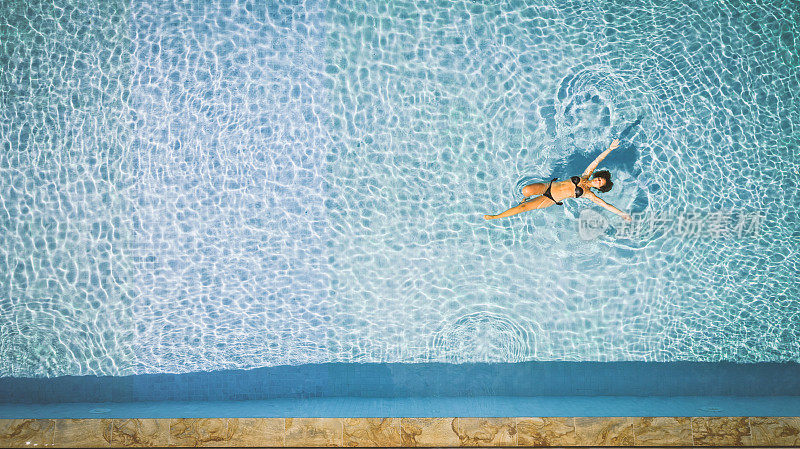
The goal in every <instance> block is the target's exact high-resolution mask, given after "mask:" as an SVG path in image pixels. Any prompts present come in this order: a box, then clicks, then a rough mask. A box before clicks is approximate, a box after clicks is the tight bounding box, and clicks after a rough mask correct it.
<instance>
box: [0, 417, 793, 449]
mask: <svg viewBox="0 0 800 449" xmlns="http://www.w3.org/2000/svg"><path fill="white" fill-rule="evenodd" d="M153 446H155V447H159V446H161V447H170V446H171V447H197V446H202V447H323V446H336V447H339V446H346V447H412V446H422V447H424V446H428V447H431V446H435V447H458V446H462V447H463V446H483V447H490V446H492V447H494V446H497V447H513V446H538V447H569V446H590V447H630V446H650V447H654V446H662V447H663V446H671V447H675V446H684V447H686V446H705V447H708V446H725V447H747V446H758V447H766V446H773V447H776V446H781V447H787V446H788V447H793V446H794V447H800V418H797V417H780V418H775V417H722V418H720V417H717V418H641V417H638V418H626V417H618V418H572V417H570V418H208V419H205V418H203V419H199V418H198V419H195V418H192V419H188V418H187V419H183V418H176V419H0V447H153Z"/></svg>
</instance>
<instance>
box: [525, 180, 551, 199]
mask: <svg viewBox="0 0 800 449" xmlns="http://www.w3.org/2000/svg"><path fill="white" fill-rule="evenodd" d="M547 185H548V183H546V182H537V183H535V184H528V185H526V186H525V187H523V188H522V194H523V195H525V196H531V195H541V194H543V193H544V191H545V190H547Z"/></svg>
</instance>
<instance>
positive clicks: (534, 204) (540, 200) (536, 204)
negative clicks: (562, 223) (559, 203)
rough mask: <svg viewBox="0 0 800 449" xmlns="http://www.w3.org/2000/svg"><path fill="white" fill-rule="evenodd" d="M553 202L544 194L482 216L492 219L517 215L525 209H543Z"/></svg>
mask: <svg viewBox="0 0 800 449" xmlns="http://www.w3.org/2000/svg"><path fill="white" fill-rule="evenodd" d="M553 204H556V202H555V201H553V200H551V199H550V198H548V197H546V196H540V197H536V198H534V199H532V200H530V201H526V202H524V203H522V204H520V205H519V206H514V207H512V208H511V209H509V210H507V211H505V212H500V213H499V214H497V215H484V216H483V218H485V219H486V220H493V219H495V218H505V217H510V216H512V215H517V214H518V213H520V212H525V211H527V210H533V209H544V208H545V207H550V206H552V205H553Z"/></svg>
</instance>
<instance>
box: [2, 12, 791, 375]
mask: <svg viewBox="0 0 800 449" xmlns="http://www.w3.org/2000/svg"><path fill="white" fill-rule="evenodd" d="M799 23H800V8H798V4H797V2H796V1H775V2H747V3H744V2H685V3H682V4H679V3H678V2H655V3H650V4H647V5H641V4H640V3H639V2H623V1H611V2H592V1H590V2H572V1H566V2H544V1H541V2H535V3H533V4H525V3H521V2H490V3H489V4H482V3H472V2H461V1H446V0H443V1H435V2H399V1H398V2H391V4H388V3H383V2H377V1H376V2H373V1H364V2H360V1H359V2H338V1H331V2H315V1H306V2H286V3H283V2H279V3H271V4H269V5H266V4H261V3H260V2H236V1H232V2H228V1H224V2H199V1H198V2H176V1H173V0H168V1H143V2H132V3H127V2H118V1H117V2H113V1H109V2H96V3H95V2H77V1H75V2H58V1H57V2H22V1H7V2H3V3H2V6H0V103H1V104H2V108H0V141H2V150H1V151H0V242H2V244H0V377H55V376H63V375H89V374H94V375H112V376H119V375H131V374H145V373H185V372H191V371H212V370H217V369H249V368H256V367H267V366H277V365H296V364H305V363H323V362H382V363H394V362H451V363H459V364H463V363H468V362H521V361H547V360H563V361H645V362H650V361H679V360H683V361H701V362H717V361H734V362H767V361H793V362H798V361H800V295H799V293H800V280H799V278H798V276H797V273H798V272H800V265H799V263H798V260H799V259H798V257H797V256H798V253H797V243H798V242H800V231H799V230H800V214H799V213H798V211H799V210H800V209H799V208H798V205H799V204H800V201H798V200H799V199H800V198H798V180H799V179H800V159H798V146H800V132H798V124H800V107H799V106H800V69H798V67H800V28H799V27H800V26H799V25H798V24H799ZM618 136H622V137H623V139H622V145H621V147H620V148H619V149H618V150H615V151H614V153H612V155H611V156H609V157H608V158H607V159H606V160H605V161H603V163H602V164H601V167H605V168H607V169H609V170H611V172H612V173H613V180H614V182H615V187H614V189H613V190H612V191H611V192H609V193H606V194H601V196H602V197H603V198H605V199H606V200H607V201H608V202H610V203H612V204H614V205H616V206H617V207H619V208H620V209H623V210H626V211H629V212H631V213H634V214H638V215H637V217H641V222H642V223H650V224H652V223H655V222H659V223H664V222H666V223H668V224H670V226H678V225H677V223H682V224H685V221H686V220H687V217H690V218H692V219H694V218H696V217H700V221H699V222H697V221H694V222H693V223H700V224H696V225H697V226H701V227H705V228H707V229H706V230H707V231H708V232H705V233H700V234H692V233H688V232H686V229H685V227H682V228H681V229H679V230H676V229H675V228H670V227H668V228H667V229H656V230H655V231H653V232H650V233H644V234H642V235H633V236H631V235H628V234H626V233H625V232H624V231H625V229H626V228H625V227H624V226H623V224H622V222H621V221H620V220H619V219H617V218H616V217H614V216H613V215H610V214H608V213H607V212H605V211H602V210H601V209H599V208H596V207H595V206H593V205H592V204H591V203H589V202H588V201H586V200H580V199H579V200H570V201H567V202H566V203H565V206H564V207H552V208H549V209H546V210H543V211H534V212H530V213H526V214H522V215H518V216H515V217H512V218H509V219H504V220H496V221H491V222H486V221H484V220H483V218H482V216H483V214H486V213H497V212H500V211H502V210H504V209H506V208H508V207H510V206H513V205H515V204H517V202H518V201H519V200H520V199H521V194H520V188H521V187H522V186H523V185H525V184H526V183H528V182H533V181H539V180H545V179H550V178H552V177H555V176H558V177H561V178H564V177H568V176H570V175H574V174H579V173H580V172H581V171H582V170H583V169H584V168H585V167H586V165H588V163H589V162H590V161H591V160H592V159H593V158H594V157H595V156H596V155H597V154H598V153H599V152H600V151H602V149H603V148H604V146H606V145H608V143H609V142H610V141H611V140H612V139H613V138H615V137H618ZM586 209H595V210H596V211H597V213H598V214H600V215H599V216H601V217H603V219H605V220H606V222H604V225H603V227H602V229H601V232H600V233H599V235H596V236H592V237H591V238H586V235H583V234H581V232H580V229H579V225H580V223H581V220H580V217H581V216H582V215H583V216H584V217H586V216H587V212H585V210H586ZM720 217H722V218H720ZM742 217H758V219H757V220H756V223H757V225H758V226H755V227H747V228H744V231H743V230H742V228H741V227H739V228H737V227H736V226H737V224H738V223H739V222H740V220H741V218H742ZM720 220H723V221H725V223H724V224H725V226H720ZM713 223H716V224H715V225H713V226H712V224H713ZM681 226H683V225H681ZM705 228H704V229H705ZM709 229H710V230H716V231H715V232H711V231H710V230H709ZM719 229H722V230H723V231H730V232H727V233H726V232H722V231H719Z"/></svg>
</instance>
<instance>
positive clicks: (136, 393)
mask: <svg viewBox="0 0 800 449" xmlns="http://www.w3.org/2000/svg"><path fill="white" fill-rule="evenodd" d="M471 396H510V397H511V396H513V397H537V396H579V397H580V396H639V397H654V396H661V397H673V396H749V397H754V396H760V397H771V396H800V364H798V363H758V364H737V363H700V362H664V363H657V362H524V363H471V364H446V363H416V364H404V363H389V364H381V363H370V364H350V363H325V364H310V365H298V366H276V367H266V368H258V369H252V370H222V371H214V372H195V373H186V374H146V375H136V376H120V377H114V376H64V377H56V378H0V397H2V398H3V399H2V400H0V404H2V403H29V404H31V403H68V402H141V401H239V400H264V399H276V398H330V397H384V398H404V397H471Z"/></svg>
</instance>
